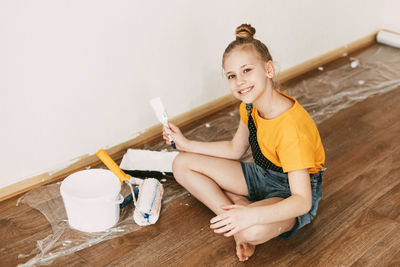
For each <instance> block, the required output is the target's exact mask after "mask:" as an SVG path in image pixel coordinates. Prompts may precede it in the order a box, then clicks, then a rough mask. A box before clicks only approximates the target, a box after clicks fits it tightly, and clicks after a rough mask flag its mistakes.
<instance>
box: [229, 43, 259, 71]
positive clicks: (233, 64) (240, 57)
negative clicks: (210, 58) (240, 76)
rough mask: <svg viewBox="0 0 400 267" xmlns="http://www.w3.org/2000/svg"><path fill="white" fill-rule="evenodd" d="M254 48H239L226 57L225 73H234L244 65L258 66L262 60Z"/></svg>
mask: <svg viewBox="0 0 400 267" xmlns="http://www.w3.org/2000/svg"><path fill="white" fill-rule="evenodd" d="M254 50H255V49H253V48H237V49H235V50H233V51H231V52H230V53H229V54H227V55H226V58H225V62H224V69H225V71H232V70H234V69H237V68H240V67H241V66H243V65H247V64H252V65H258V64H260V63H262V59H261V58H260V56H259V55H258V54H257V52H256V51H254Z"/></svg>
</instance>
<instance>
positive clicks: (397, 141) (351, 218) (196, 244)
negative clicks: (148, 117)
mask: <svg viewBox="0 0 400 267" xmlns="http://www.w3.org/2000/svg"><path fill="white" fill-rule="evenodd" d="M394 53H398V52H394ZM395 55H396V56H398V54H395ZM335 64H336V63H334V64H332V65H331V67H335ZM326 68H327V69H329V66H327V67H326ZM308 75H309V76H310V75H311V77H313V76H317V75H318V73H314V74H308ZM304 77H306V76H304ZM304 77H303V78H304ZM307 77H308V76H307ZM399 103H400V87H399V88H397V89H395V90H393V91H390V92H388V93H385V94H383V95H378V96H374V97H371V98H368V99H366V100H364V101H362V102H360V103H358V104H356V105H353V106H351V107H349V108H346V109H343V110H341V111H339V112H337V113H336V114H334V115H333V116H332V117H331V118H329V119H327V120H325V121H323V122H322V123H320V124H319V125H318V128H319V130H320V134H321V137H322V140H323V144H324V147H325V150H326V155H327V162H326V166H327V167H328V169H327V171H326V175H325V177H324V185H323V199H322V200H321V202H320V207H319V210H318V215H317V217H316V218H315V219H314V221H313V222H312V223H311V224H310V225H308V226H306V227H305V228H303V229H302V230H301V231H299V232H298V233H297V234H296V235H295V236H294V237H293V238H291V239H289V240H281V239H274V240H271V241H269V242H267V243H265V244H262V245H259V246H257V248H256V251H255V254H254V256H253V257H251V258H250V259H249V261H248V262H246V263H240V262H239V261H238V260H237V257H236V255H235V244H234V241H233V239H232V238H225V237H223V236H220V235H216V234H214V233H213V232H212V231H211V230H210V229H209V220H210V218H211V217H212V216H213V214H212V212H210V211H209V210H208V209H207V208H206V207H205V206H203V205H202V204H201V203H199V202H198V201H197V200H196V199H194V198H193V197H192V196H190V195H188V194H181V196H180V197H177V198H175V199H173V200H172V201H170V202H168V204H167V205H166V206H165V210H164V212H163V213H162V216H161V217H160V220H159V221H158V222H157V223H156V224H155V225H153V226H149V227H143V228H141V229H140V230H137V231H134V232H132V233H129V234H126V235H123V236H121V237H118V238H114V239H110V240H107V241H104V242H101V243H99V244H96V245H93V246H91V247H88V248H85V249H83V250H80V251H77V252H75V253H72V254H69V255H65V256H61V257H58V258H56V259H55V260H54V261H53V262H52V263H51V265H52V266H166V265H178V266H236V265H239V266H240V265H243V264H246V265H249V266H289V265H290V266H292V265H293V266H346V267H347V266H400V205H399V203H400V137H399V136H400V120H399V118H400V104H399ZM231 110H232V109H227V111H226V112H231ZM223 112H225V111H223ZM215 116H218V114H217V115H215ZM211 119H212V118H207V119H204V120H202V121H199V122H197V126H198V125H201V124H203V123H205V122H207V121H210V120H211ZM195 126H196V125H192V126H190V127H192V128H193V127H195ZM190 127H189V128H190ZM189 128H187V129H185V130H186V131H189V130H190V129H189ZM158 142H159V141H158ZM149 146H150V145H149ZM174 183H175V182H174V181H173V180H169V181H168V184H166V190H168V186H171V188H172V187H174V188H177V187H178V185H177V184H176V183H175V184H174ZM17 199H18V197H14V198H12V199H9V200H6V201H3V202H1V203H0V216H1V220H0V236H1V238H0V265H1V266H16V265H17V264H19V263H25V262H26V261H28V260H29V259H30V258H32V257H33V256H34V255H32V256H30V257H27V258H22V259H18V255H19V254H29V253H30V252H31V251H32V250H33V249H34V248H35V246H36V241H37V240H40V239H43V238H45V237H46V236H48V235H50V234H51V233H52V229H51V226H50V224H49V223H48V221H47V220H46V218H45V217H44V216H43V215H42V214H41V213H40V212H39V211H37V210H35V209H32V208H31V207H29V206H28V205H24V204H22V205H19V206H18V207H16V202H17Z"/></svg>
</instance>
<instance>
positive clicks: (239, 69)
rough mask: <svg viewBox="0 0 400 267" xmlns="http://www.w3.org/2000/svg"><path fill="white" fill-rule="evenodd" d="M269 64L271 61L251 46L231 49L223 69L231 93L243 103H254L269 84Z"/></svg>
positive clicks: (270, 64)
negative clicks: (262, 57)
mask: <svg viewBox="0 0 400 267" xmlns="http://www.w3.org/2000/svg"><path fill="white" fill-rule="evenodd" d="M271 66H272V62H271V61H269V62H265V60H263V59H261V58H260V56H259V55H258V54H257V53H256V52H255V51H254V49H253V48H237V49H235V50H233V51H231V52H230V53H229V54H228V55H227V56H226V58H225V62H224V71H225V76H226V77H227V79H228V86H229V89H230V90H231V91H232V94H233V95H234V96H235V97H236V98H237V99H239V100H241V101H243V102H245V103H254V102H255V101H256V100H257V99H258V98H259V97H260V96H261V95H262V94H263V93H264V92H265V90H266V89H267V86H268V85H269V84H271V83H270V82H269V81H268V80H269V79H270V78H272V76H271V75H270V73H269V72H268V70H269V68H270V67H271ZM272 75H273V68H272Z"/></svg>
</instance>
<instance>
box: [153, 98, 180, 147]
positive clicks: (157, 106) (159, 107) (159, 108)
mask: <svg viewBox="0 0 400 267" xmlns="http://www.w3.org/2000/svg"><path fill="white" fill-rule="evenodd" d="M150 105H151V107H152V108H153V110H154V113H155V114H156V116H157V119H158V120H159V121H160V122H161V124H162V125H164V126H165V127H167V128H169V126H168V115H167V111H166V110H165V108H164V105H163V103H162V102H161V98H159V97H156V98H153V99H151V100H150ZM168 138H169V141H170V142H171V146H172V147H173V148H174V149H176V146H175V142H174V140H172V137H171V136H170V135H168Z"/></svg>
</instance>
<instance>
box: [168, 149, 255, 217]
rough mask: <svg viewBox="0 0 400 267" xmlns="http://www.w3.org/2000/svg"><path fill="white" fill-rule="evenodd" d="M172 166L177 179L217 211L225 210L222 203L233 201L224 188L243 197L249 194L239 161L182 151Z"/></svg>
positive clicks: (218, 212) (217, 212)
mask: <svg viewBox="0 0 400 267" xmlns="http://www.w3.org/2000/svg"><path fill="white" fill-rule="evenodd" d="M172 169H173V172H174V177H175V179H176V181H177V182H178V183H179V184H181V185H182V186H183V187H185V188H186V189H187V190H188V191H189V192H190V193H191V194H192V195H193V196H195V197H196V198H197V199H198V200H200V201H201V202H202V203H204V204H205V205H206V206H207V207H208V208H209V209H211V210H212V211H213V212H214V213H215V214H220V213H221V212H223V210H222V209H221V206H223V205H230V204H232V201H231V200H230V199H229V198H228V197H227V195H226V194H225V193H224V191H228V192H232V193H234V194H236V195H242V196H246V195H247V194H248V192H247V185H246V181H245V178H244V175H243V171H242V167H241V165H240V163H239V162H238V161H234V160H229V159H223V158H216V157H210V156H205V155H201V154H194V153H182V152H181V153H179V154H178V156H177V157H176V158H175V160H174V162H173V165H172ZM223 190H224V191H223Z"/></svg>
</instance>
